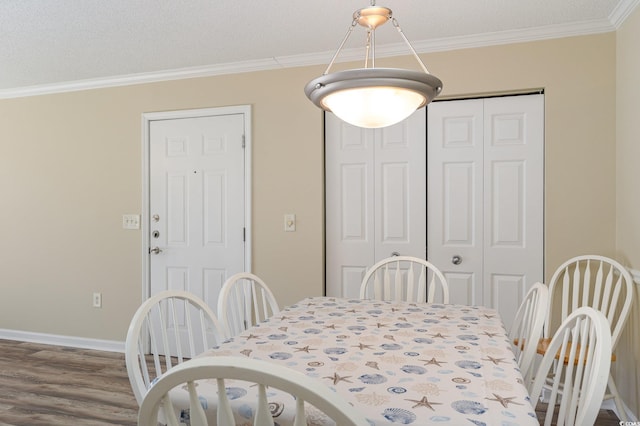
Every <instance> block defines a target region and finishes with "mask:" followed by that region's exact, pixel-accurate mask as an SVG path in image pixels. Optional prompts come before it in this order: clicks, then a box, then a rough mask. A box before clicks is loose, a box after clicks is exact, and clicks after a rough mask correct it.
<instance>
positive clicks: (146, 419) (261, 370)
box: [138, 356, 369, 426]
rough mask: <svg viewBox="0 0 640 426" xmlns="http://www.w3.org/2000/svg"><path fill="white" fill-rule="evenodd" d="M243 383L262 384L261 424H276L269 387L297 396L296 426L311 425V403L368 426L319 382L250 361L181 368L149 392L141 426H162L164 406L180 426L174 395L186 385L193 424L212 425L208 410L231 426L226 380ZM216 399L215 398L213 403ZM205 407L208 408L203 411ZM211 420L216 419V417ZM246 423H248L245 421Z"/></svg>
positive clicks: (256, 420) (351, 425)
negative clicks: (209, 388)
mask: <svg viewBox="0 0 640 426" xmlns="http://www.w3.org/2000/svg"><path fill="white" fill-rule="evenodd" d="M226 379H231V380H243V381H246V382H252V383H254V384H255V386H257V389H258V392H257V394H258V396H257V401H256V402H255V406H254V407H252V408H253V413H254V417H253V422H252V423H251V424H253V425H257V426H265V425H269V426H273V425H274V421H273V417H272V414H271V411H270V409H269V401H268V398H267V387H268V388H269V389H270V390H271V389H279V390H281V391H284V392H287V393H289V394H290V395H292V396H293V397H294V398H295V401H296V402H295V421H294V426H303V425H305V426H306V425H307V419H306V415H305V402H306V403H308V404H311V405H313V406H314V407H315V408H316V409H318V410H320V411H322V412H323V413H325V414H326V415H327V416H328V417H330V418H331V419H333V420H334V421H335V423H336V424H337V425H340V426H367V425H368V424H369V423H368V422H367V420H366V419H365V417H364V416H363V415H362V414H361V413H360V412H359V411H357V410H356V409H355V408H354V407H353V406H352V405H350V404H349V403H347V402H346V401H345V400H344V398H342V397H341V396H340V395H338V394H337V393H335V392H334V391H333V390H332V389H330V388H329V387H327V386H325V385H324V384H323V383H322V382H320V381H318V380H317V379H314V378H311V377H308V376H306V375H304V374H303V373H300V372H298V371H295V370H291V369H289V368H287V367H283V366H280V365H277V364H272V363H270V362H267V361H262V360H257V359H252V358H246V357H232V356H221V357H213V356H211V357H202V358H198V359H195V360H192V361H189V362H186V363H183V364H180V365H179V366H176V367H175V368H173V369H172V370H171V371H169V372H168V373H167V374H165V375H164V376H162V377H161V378H160V379H159V380H158V381H157V382H156V383H154V385H153V387H152V388H151V389H150V390H149V392H147V394H146V396H145V398H144V400H143V401H142V404H141V405H140V410H139V412H138V425H140V426H156V425H157V422H158V414H159V412H160V409H161V408H162V411H163V414H164V420H165V421H166V422H167V425H169V426H178V425H180V420H179V415H180V414H179V413H176V410H175V408H174V405H173V403H172V401H171V398H170V394H169V392H170V391H171V390H172V389H174V388H176V387H178V386H180V387H182V388H186V389H187V391H188V393H189V418H190V422H191V424H192V425H198V426H206V425H208V424H209V423H208V421H207V413H206V412H205V408H204V407H206V410H213V409H215V410H216V413H215V418H216V424H218V425H224V426H231V425H235V424H237V423H236V420H235V418H234V414H233V412H232V409H231V404H230V402H229V399H230V398H228V396H227V389H226V386H225V380H226ZM198 380H212V381H215V382H216V384H217V389H218V392H217V394H214V395H204V394H202V393H199V392H198V391H199V386H198V384H197V381H198ZM211 398H214V399H215V403H212V402H213V401H211ZM203 406H204V407H203ZM211 417H214V416H213V415H211ZM242 424H246V423H245V422H243V423H242Z"/></svg>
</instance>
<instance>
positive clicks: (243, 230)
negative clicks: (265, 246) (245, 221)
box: [242, 228, 247, 243]
mask: <svg viewBox="0 0 640 426" xmlns="http://www.w3.org/2000/svg"><path fill="white" fill-rule="evenodd" d="M246 241H247V228H242V242H243V243H244V242H246Z"/></svg>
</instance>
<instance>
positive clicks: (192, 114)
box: [140, 105, 252, 301]
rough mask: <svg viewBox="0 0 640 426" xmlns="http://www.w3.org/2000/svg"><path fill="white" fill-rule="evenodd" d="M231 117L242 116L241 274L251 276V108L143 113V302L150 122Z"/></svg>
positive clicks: (146, 293)
mask: <svg viewBox="0 0 640 426" xmlns="http://www.w3.org/2000/svg"><path fill="white" fill-rule="evenodd" d="M230 114H243V115H244V118H245V119H244V164H245V167H244V223H245V239H244V243H245V244H244V270H245V271H246V272H251V248H252V245H251V240H252V238H251V236H252V232H251V187H252V186H251V141H252V134H251V123H252V120H251V105H237V106H229V107H214V108H199V109H185V110H176V111H163V112H145V113H142V213H141V218H140V224H141V231H142V240H141V243H142V286H141V287H142V300H143V301H144V300H147V299H148V298H149V297H150V295H151V273H150V267H151V261H150V255H149V247H151V246H150V236H149V229H150V223H149V214H150V191H149V185H150V172H151V164H150V159H149V157H150V143H151V134H150V131H149V128H150V124H151V122H152V121H158V120H173V119H179V118H198V117H209V116H220V115H230Z"/></svg>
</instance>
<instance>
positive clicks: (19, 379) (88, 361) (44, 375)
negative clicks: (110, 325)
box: [0, 339, 138, 426]
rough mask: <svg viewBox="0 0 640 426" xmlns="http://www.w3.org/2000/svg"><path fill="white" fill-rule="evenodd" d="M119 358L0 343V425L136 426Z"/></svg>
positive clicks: (133, 402) (133, 404)
mask: <svg viewBox="0 0 640 426" xmlns="http://www.w3.org/2000/svg"><path fill="white" fill-rule="evenodd" d="M137 413H138V404H137V403H136V400H135V397H134V396H133V392H132V390H131V386H130V385H129V378H128V377H127V371H126V368H125V363H124V354H120V353H114V352H101V351H93V350H86V349H75V348H68V347H60V346H50V345H41V344H34V343H24V342H15V341H11V340H1V339H0V425H2V426H9V425H10V426H14V425H15V426H18V425H20V426H23V425H24V426H27V425H29V426H36V425H38V426H39V425H42V426H44V425H47V426H54V425H65V426H66V425H78V426H93V425H123V426H125V425H136V423H137V421H136V420H137Z"/></svg>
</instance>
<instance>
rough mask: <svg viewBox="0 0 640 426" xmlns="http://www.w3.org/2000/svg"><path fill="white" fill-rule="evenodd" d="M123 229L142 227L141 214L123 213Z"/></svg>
mask: <svg viewBox="0 0 640 426" xmlns="http://www.w3.org/2000/svg"><path fill="white" fill-rule="evenodd" d="M122 229H140V215H137V214H123V215H122Z"/></svg>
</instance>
